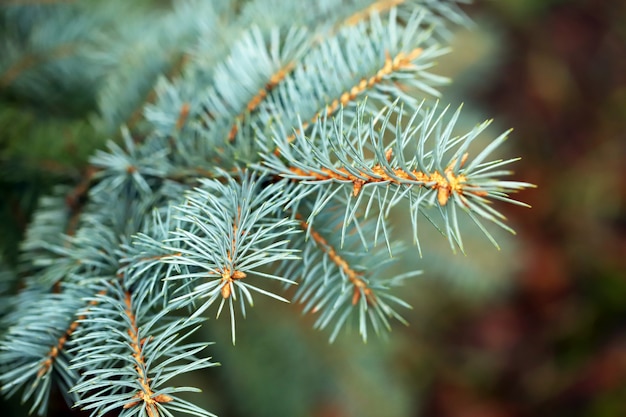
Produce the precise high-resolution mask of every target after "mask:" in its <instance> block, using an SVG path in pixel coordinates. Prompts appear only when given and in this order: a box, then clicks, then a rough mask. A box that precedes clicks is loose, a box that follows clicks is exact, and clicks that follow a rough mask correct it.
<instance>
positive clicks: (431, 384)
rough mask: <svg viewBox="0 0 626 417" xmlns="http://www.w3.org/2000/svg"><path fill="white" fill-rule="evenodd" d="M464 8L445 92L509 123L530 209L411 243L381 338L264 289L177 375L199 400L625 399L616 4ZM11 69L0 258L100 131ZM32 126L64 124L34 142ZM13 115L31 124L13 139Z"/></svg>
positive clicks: (272, 403)
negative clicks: (403, 280) (301, 309)
mask: <svg viewBox="0 0 626 417" xmlns="http://www.w3.org/2000/svg"><path fill="white" fill-rule="evenodd" d="M465 10H466V11H467V13H468V14H469V15H470V16H472V18H473V19H474V20H475V23H476V24H475V26H474V27H473V28H471V30H462V31H460V32H459V33H457V34H456V37H455V38H454V41H453V48H454V51H453V52H452V53H451V54H450V55H449V56H448V57H446V58H444V59H443V60H442V62H441V64H440V70H441V72H442V73H444V74H446V75H450V76H452V77H454V84H453V85H452V86H451V87H450V88H448V89H446V90H444V101H450V102H451V103H452V104H453V105H455V104H458V103H460V102H464V103H465V110H466V119H467V120H466V121H464V122H465V123H467V124H468V125H473V124H474V123H476V122H477V121H481V120H482V119H484V118H491V117H493V118H494V119H495V126H494V128H493V129H492V132H493V133H494V134H497V133H499V132H501V131H503V130H505V129H507V128H509V127H513V128H514V131H513V133H512V135H511V140H510V141H508V143H507V146H508V149H506V153H507V155H520V156H522V160H521V161H520V162H518V163H516V165H515V166H514V169H515V176H514V177H515V179H517V180H523V181H528V182H532V183H534V184H537V185H538V188H537V189H532V190H528V191H524V192H523V193H522V194H520V195H518V196H517V197H518V198H519V199H521V200H522V201H525V202H527V203H529V204H531V205H532V209H523V208H517V207H507V206H504V205H501V207H500V208H501V209H502V210H503V211H504V212H505V213H506V214H507V217H508V218H509V221H510V223H511V224H512V225H513V227H514V228H515V229H516V230H517V232H518V235H517V236H516V237H513V238H510V237H507V236H502V237H500V235H498V238H499V240H500V241H501V242H502V250H501V251H499V252H498V251H496V250H495V249H494V248H493V247H492V246H490V244H489V243H488V242H485V239H484V238H477V239H476V242H474V241H473V238H472V237H471V235H470V237H469V240H468V242H466V246H467V247H468V255H467V257H464V256H463V255H458V254H457V255H452V254H450V251H449V249H448V248H447V244H446V242H444V241H442V242H441V244H439V243H437V242H439V241H441V239H435V243H434V244H433V245H431V246H429V248H428V250H427V251H425V254H424V259H423V260H420V259H418V257H417V256H414V257H411V256H409V258H411V259H409V260H408V261H407V265H403V266H402V270H406V269H407V267H415V268H420V269H424V270H425V273H424V275H422V276H421V277H419V278H418V279H416V280H414V281H413V282H410V283H408V286H407V288H406V290H405V292H403V296H404V297H406V299H407V301H409V302H410V303H411V304H412V305H413V306H414V309H413V310H411V311H409V312H407V314H406V315H405V316H406V318H407V319H408V321H409V322H410V323H411V325H410V326H409V327H406V328H405V327H403V326H402V325H400V324H396V325H395V327H394V329H393V332H392V333H391V334H390V335H389V337H388V338H387V339H384V340H370V341H369V342H368V343H367V344H365V345H364V344H362V343H361V341H360V339H359V338H358V337H357V336H358V335H356V334H346V335H344V336H343V337H340V339H339V340H338V341H337V342H336V343H335V344H333V345H329V344H328V343H327V338H328V334H327V333H324V332H315V331H313V330H311V327H312V326H311V325H312V322H313V319H312V318H311V317H308V316H307V317H301V315H300V314H299V313H298V309H297V306H292V305H279V304H277V303H275V302H271V301H268V300H263V299H260V298H259V299H258V300H257V302H256V303H255V308H254V309H253V310H252V311H251V312H250V315H249V317H248V318H247V319H246V320H245V321H243V320H240V321H239V324H238V326H239V328H238V332H237V333H238V336H237V346H234V347H233V346H231V345H230V344H229V343H228V340H230V336H229V326H228V323H227V322H226V321H225V320H219V321H217V322H216V321H213V320H212V321H211V322H209V326H207V330H206V332H207V333H208V337H210V338H211V340H216V341H221V342H219V343H218V344H216V345H214V346H212V347H211V352H212V354H213V356H214V357H215V360H217V361H219V362H221V363H222V366H221V367H220V368H217V369H215V368H214V369H211V370H208V371H207V372H206V373H203V374H202V375H197V376H196V378H197V379H198V380H197V381H191V382H190V383H192V384H194V383H195V384H199V385H201V386H203V389H204V394H203V395H202V399H201V400H200V402H201V404H202V405H204V406H206V407H207V408H208V409H209V410H211V411H213V412H215V413H217V414H218V415H220V416H222V417H238V416H291V417H299V416H302V417H305V416H307V417H308V416H310V417H339V416H355V417H361V416H363V417H367V416H372V417H374V416H385V417H394V416H398V417H400V416H416V417H417V416H425V417H430V416H435V417H527V416H528V417H531V416H532V417H536V416H574V417H578V416H580V417H583V416H584V417H605V416H606V417H615V416H624V415H626V400H625V399H626V168H625V167H626V3H624V2H619V1H609V0H606V1H601V0H499V1H498V0H491V1H477V2H476V4H474V5H472V6H468V7H466V8H465ZM10 81H11V80H10V74H9V75H7V74H6V73H4V74H0V107H1V108H0V163H1V164H2V166H1V167H0V191H1V193H2V194H1V199H0V216H1V217H0V249H1V250H2V252H3V253H4V257H5V259H6V262H7V263H8V264H9V265H11V260H12V259H14V257H15V254H16V248H17V245H16V242H17V241H18V240H19V237H20V235H21V233H22V232H23V231H24V228H25V227H26V225H27V223H28V219H29V216H30V213H31V211H32V209H33V207H34V203H35V201H36V197H37V196H38V195H39V194H40V193H41V192H42V190H47V189H49V187H50V185H51V184H53V183H55V182H57V181H64V182H67V183H72V182H74V183H75V182H76V181H78V179H79V178H80V172H81V170H82V168H83V167H84V164H85V160H86V157H87V155H89V153H90V152H91V151H92V150H93V149H94V148H98V147H101V146H102V138H100V139H97V140H94V141H93V143H84V141H81V138H83V137H85V136H87V137H98V135H96V134H95V133H94V132H88V130H89V129H90V127H89V126H88V124H85V122H84V120H83V119H81V118H80V117H78V118H77V117H76V113H77V109H80V110H81V111H83V112H86V111H87V110H88V109H89V105H93V103H91V104H89V103H87V104H85V103H78V104H77V103H74V102H72V101H71V100H69V101H67V102H64V101H61V102H59V101H55V102H54V105H53V107H52V108H45V107H44V108H41V107H39V106H36V105H34V104H33V102H28V101H26V102H25V101H23V100H21V99H20V97H16V96H15V93H14V90H12V89H11V85H10V84H11V83H10ZM64 106H66V107H64ZM81 114H83V115H84V113H81ZM59 115H61V116H62V117H64V118H66V119H71V118H76V119H75V121H76V124H75V125H72V126H74V127H73V129H68V128H67V126H69V125H66V124H63V128H59V129H57V130H55V123H57V122H51V121H50V120H52V119H54V120H58V118H59ZM72 120H74V119H72ZM17 123H21V124H22V126H21V127H20V126H16V124H17ZM18 127H19V129H18ZM42 129H48V130H49V131H50V134H49V135H47V137H58V138H59V140H58V141H56V142H46V144H45V145H42V144H39V143H36V139H33V141H34V142H29V137H30V136H32V137H33V138H35V137H41V136H42V133H41V131H40V130H42ZM11 132H29V133H27V134H23V133H20V134H23V135H24V136H23V139H22V140H21V141H15V140H14V139H15V138H14V137H11V134H12V133H11ZM29 135H30V136H29ZM43 136H46V135H43ZM67 155H70V156H71V157H70V158H68V157H67ZM496 232H497V231H496ZM427 241H430V239H428V240H427ZM198 397H199V396H198V395H197V394H196V395H195V396H193V397H191V398H193V399H194V400H195V401H197V398H198ZM14 402H15V401H12V402H11V405H10V407H14V405H13V403H14ZM53 404H54V406H53V407H52V409H51V412H50V415H52V416H62V415H69V414H70V412H69V411H68V410H67V409H66V408H65V407H64V405H63V403H62V400H61V399H57V398H56V397H55V399H54V401H53ZM0 407H2V409H3V410H9V411H7V412H8V413H11V414H14V415H24V411H23V410H18V409H13V408H9V405H7V404H6V403H4V402H3V403H1V404H0ZM11 414H9V415H11ZM75 414H76V415H78V413H75ZM3 415H6V414H4V412H3Z"/></svg>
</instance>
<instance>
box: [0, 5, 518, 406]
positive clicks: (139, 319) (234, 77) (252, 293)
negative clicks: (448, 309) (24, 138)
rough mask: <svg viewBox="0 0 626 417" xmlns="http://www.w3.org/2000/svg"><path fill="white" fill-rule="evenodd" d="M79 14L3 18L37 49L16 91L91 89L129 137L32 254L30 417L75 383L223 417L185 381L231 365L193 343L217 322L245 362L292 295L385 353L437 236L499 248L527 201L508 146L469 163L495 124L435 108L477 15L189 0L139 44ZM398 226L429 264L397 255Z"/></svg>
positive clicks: (104, 127) (26, 372)
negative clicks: (255, 309)
mask: <svg viewBox="0 0 626 417" xmlns="http://www.w3.org/2000/svg"><path fill="white" fill-rule="evenodd" d="M34 3H37V2H34ZM42 3H43V2H42ZM46 3H47V2H46ZM81 3H85V2H76V3H74V2H69V3H66V2H58V3H56V2H52V4H45V5H43V4H42V5H36V4H35V5H32V4H31V5H13V6H6V10H3V13H5V14H7V15H10V16H11V19H14V22H16V25H21V26H20V27H21V30H22V32H24V33H25V34H26V35H24V34H22V37H21V38H20V41H19V42H18V41H17V38H16V39H13V40H11V39H8V40H7V42H6V43H5V44H4V45H2V48H4V49H6V50H7V51H8V52H7V51H3V52H2V53H0V56H2V58H1V60H2V62H1V63H0V64H1V65H2V67H0V72H2V74H3V75H2V76H1V77H0V81H1V82H4V83H5V84H7V85H10V86H11V88H14V89H15V90H16V91H18V92H19V91H25V90H26V91H47V89H49V88H50V86H49V85H48V84H46V82H47V81H46V80H50V79H55V80H57V79H58V81H57V82H58V83H60V84H61V85H62V86H63V87H64V88H65V89H66V90H71V89H72V88H75V87H76V86H81V85H84V86H88V87H89V88H90V89H91V90H93V95H92V96H93V101H94V102H95V103H97V104H96V105H95V106H96V107H97V114H98V117H97V119H95V120H94V121H93V123H94V124H95V125H96V126H97V128H98V129H99V131H100V132H115V131H120V132H121V134H120V135H119V136H116V134H115V133H110V135H111V137H112V138H113V139H115V138H117V139H115V140H112V141H111V142H110V143H109V146H108V150H103V151H98V152H97V153H95V155H94V156H93V157H92V159H91V161H90V168H89V169H88V170H87V171H86V173H85V175H84V179H83V181H82V182H81V183H80V184H78V185H76V187H75V188H73V189H72V188H67V187H59V188H58V189H56V190H55V192H54V193H53V195H50V196H48V197H45V198H43V199H42V200H41V202H40V205H39V208H38V210H37V211H36V212H35V215H34V218H33V219H32V222H31V224H30V227H29V229H28V232H27V236H26V238H25V240H24V242H23V244H22V251H21V260H20V265H19V271H18V274H17V276H18V278H19V279H20V280H21V281H20V287H21V289H20V291H19V292H18V293H17V294H16V295H14V296H12V297H11V298H9V299H6V300H7V301H6V304H7V306H8V307H4V306H3V310H2V314H3V316H2V320H3V322H2V323H3V324H2V332H3V334H2V335H1V336H2V339H1V344H0V385H1V390H2V393H3V394H4V395H5V396H12V395H19V396H21V399H22V401H24V402H28V403H29V404H30V405H31V412H35V413H37V414H40V415H43V414H45V413H46V409H47V407H48V398H49V395H50V390H51V387H52V386H53V385H56V386H58V387H59V388H60V389H61V391H62V392H64V393H65V395H66V398H67V400H68V404H69V405H70V406H72V407H78V408H80V409H83V410H86V411H88V412H91V413H92V415H101V414H104V413H107V412H114V413H115V414H116V415H121V416H135V415H142V416H145V415H147V416H150V417H156V416H167V415H175V414H176V415H178V413H187V414H190V415H201V416H202V415H204V416H208V415H212V414H211V413H210V412H209V411H206V410H203V409H202V408H200V407H198V406H197V405H194V404H193V403H189V402H187V401H186V400H185V399H183V398H181V397H180V396H179V393H180V392H182V391H195V390H196V389H195V388H194V387H181V386H178V385H177V383H178V381H180V378H175V377H178V376H180V375H182V374H185V373H187V372H192V371H197V370H200V369H204V368H209V367H211V366H213V365H215V362H213V360H212V359H211V357H210V356H209V351H210V348H207V346H208V345H209V344H210V342H209V341H205V342H197V341H195V339H194V338H193V337H190V336H191V335H192V334H193V333H194V331H196V330H197V329H198V328H199V327H200V326H203V325H206V323H205V321H204V320H205V318H206V317H207V316H208V315H216V316H220V315H228V316H229V317H230V325H231V327H232V342H233V343H234V342H235V335H236V330H235V322H236V320H238V319H237V317H238V316H242V315H243V316H245V313H246V309H247V308H250V307H252V306H253V303H254V299H255V297H258V296H267V297H271V298H274V299H276V300H278V301H288V300H287V298H286V297H287V296H288V294H295V295H294V298H295V299H294V300H295V301H297V302H299V303H301V304H302V307H303V310H304V311H305V312H306V313H308V314H314V315H316V316H317V321H316V322H315V326H316V327H318V328H322V329H326V328H327V329H328V334H329V337H330V339H331V340H334V339H335V338H336V337H339V336H340V334H341V330H342V329H343V328H344V327H346V326H348V327H356V328H357V330H358V332H359V333H360V335H361V336H362V338H363V339H364V340H366V339H367V338H368V337H370V335H371V333H372V332H374V333H376V334H378V333H382V332H385V331H386V330H388V329H390V328H391V327H392V326H394V325H395V324H394V321H400V322H404V319H403V317H402V311H403V310H404V309H406V308H410V307H409V305H408V304H407V303H406V302H405V301H403V300H402V299H401V298H400V293H399V292H398V291H397V288H398V287H399V286H401V285H404V284H405V280H406V279H407V278H410V277H411V276H414V275H417V274H419V272H416V271H407V273H406V274H404V275H401V276H392V275H390V273H389V272H388V270H387V267H388V266H389V265H390V264H392V263H393V262H397V261H398V260H401V259H402V256H401V255H402V253H407V252H411V251H413V252H414V253H417V252H420V251H421V249H420V248H421V246H422V245H423V244H424V243H423V242H422V241H421V240H420V230H421V229H422V228H423V227H435V228H437V229H438V230H439V231H440V232H441V234H442V236H443V238H444V239H447V240H448V241H449V243H450V246H451V248H452V250H453V251H454V250H461V251H463V249H464V246H463V239H462V236H461V227H460V224H461V223H462V222H465V221H467V220H468V219H469V220H470V221H471V222H473V223H475V225H476V227H477V229H478V230H480V231H481V232H482V233H484V234H485V235H486V237H487V238H488V239H490V240H491V241H492V242H493V243H494V244H496V242H495V239H494V238H493V237H492V236H491V234H490V233H489V231H488V229H489V227H490V226H489V223H495V224H496V225H498V226H500V227H503V228H505V229H507V230H510V229H509V226H507V225H506V224H505V219H504V216H503V215H502V214H501V213H500V212H499V211H498V206H499V204H501V203H502V202H506V203H513V204H522V203H519V202H517V201H515V200H513V199H512V198H510V197H509V195H510V194H511V193H513V192H516V191H518V190H521V189H523V188H525V187H528V186H529V184H527V183H524V182H517V181H510V180H506V179H505V178H506V176H508V175H509V174H510V172H509V171H508V170H507V167H508V166H509V164H511V163H512V162H514V161H515V159H505V160H502V159H492V158H493V157H491V154H492V152H493V151H494V150H495V149H496V148H497V147H498V146H499V145H500V144H502V142H503V141H504V140H505V139H506V138H507V134H508V132H506V133H503V134H502V135H500V136H498V137H496V138H495V139H493V141H491V142H490V144H488V145H486V146H483V147H482V148H479V149H478V150H476V147H475V146H472V147H471V149H470V145H472V143H473V141H474V140H475V139H476V138H477V137H478V136H479V135H481V133H483V131H484V130H485V128H486V127H487V125H488V124H489V123H488V122H486V123H483V124H480V125H478V126H476V127H474V128H473V129H471V130H469V131H467V132H459V131H458V129H457V128H456V122H457V121H458V119H459V117H460V114H461V111H462V109H461V108H459V109H458V110H451V109H450V108H449V107H448V106H444V105H442V104H440V103H439V101H438V100H441V99H440V98H439V95H440V92H439V88H440V87H441V86H443V85H445V83H446V82H447V80H446V79H445V78H443V77H441V76H439V75H437V74H436V67H435V64H436V61H437V59H438V58H439V57H440V56H441V55H442V54H444V53H447V52H448V50H447V47H446V43H447V42H448V40H449V35H450V26H452V25H458V24H467V23H468V22H467V18H466V17H465V15H464V14H463V12H462V11H461V9H460V8H459V4H458V3H459V0H405V1H403V0H378V1H374V0H350V1H327V0H311V1H306V2H298V1H287V0H248V1H236V2H232V4H229V3H228V2H207V1H192V0H188V1H180V2H176V3H175V4H174V6H173V8H172V10H171V11H170V10H167V11H161V14H159V15H153V16H152V15H151V16H144V19H143V20H141V19H138V20H137V22H143V23H137V22H135V24H134V26H133V25H129V26H126V25H124V26H123V27H122V25H121V24H119V25H118V26H116V23H115V19H114V18H111V16H118V15H119V12H120V11H121V10H124V7H125V4H126V3H125V2H115V1H114V2H110V4H107V6H106V7H104V6H102V7H96V6H95V5H94V4H91V5H90V7H87V6H85V5H84V4H81ZM86 3H89V2H86ZM107 3H109V2H107ZM126 7H127V6H126ZM40 15H43V16H47V17H48V19H47V20H46V24H45V26H41V25H30V26H29V24H32V21H30V20H29V19H31V20H33V21H34V20H37V16H40ZM103 22H104V23H103ZM147 22H149V23H150V24H148V23H147ZM94 24H95V29H94ZM24 28H30V31H29V30H26V29H24ZM86 34H90V36H85V35H86ZM44 35H45V36H44ZM35 47H36V48H39V50H38V53H41V54H45V57H46V59H45V60H41V62H35V63H33V62H30V61H29V60H28V56H29V54H32V53H33V48H35ZM41 50H43V52H42V51H41ZM9 52H10V53H9ZM67 57H71V58H72V59H66V58H67ZM24 71H27V72H29V74H30V76H29V77H26V76H20V73H21V72H24ZM74 74H75V75H74ZM88 75H89V77H91V78H89V77H87V76H88ZM441 101H443V100H441ZM120 126H121V127H120ZM49 140H50V141H54V140H55V138H53V137H51V138H49ZM85 140H89V138H85ZM494 203H497V204H494ZM395 207H399V208H400V209H401V211H402V212H404V213H405V216H406V218H407V219H408V222H409V223H410V224H411V226H412V229H413V243H414V244H415V245H416V246H417V247H415V246H410V245H408V244H407V245H405V244H402V243H400V242H398V241H397V238H395V237H394V231H393V230H392V227H391V226H392V224H391V223H392V222H391V220H390V212H391V210H392V209H394V208H395ZM394 212H395V211H394ZM496 246H497V244H496ZM392 255H393V257H392ZM272 281H276V282H279V283H282V284H283V285H281V286H276V285H268V284H271V282H272ZM292 286H295V292H294V291H286V292H284V293H281V292H279V291H278V290H277V289H278V288H280V287H283V288H288V287H292ZM211 342H213V341H211ZM215 342H217V343H224V342H227V341H222V340H218V341H215ZM205 372H210V370H205ZM185 398H186V397H185Z"/></svg>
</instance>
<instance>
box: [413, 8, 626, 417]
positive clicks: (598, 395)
mask: <svg viewBox="0 0 626 417" xmlns="http://www.w3.org/2000/svg"><path fill="white" fill-rule="evenodd" d="M468 10H469V11H470V12H471V14H472V15H476V16H479V17H481V18H485V19H489V21H491V22H496V23H497V25H498V30H499V31H500V33H499V36H501V37H502V39H501V40H500V41H501V43H502V44H503V45H504V48H503V51H501V52H503V53H504V57H503V58H502V59H503V61H502V62H500V63H499V64H498V69H497V70H495V71H492V72H491V73H490V74H491V76H492V77H493V78H490V79H489V80H488V82H484V83H483V84H481V85H479V86H475V87H474V88H473V89H472V93H473V94H474V95H475V96H474V97H473V99H474V100H476V101H478V102H480V103H481V104H482V105H483V106H485V108H487V109H488V112H489V113H490V114H492V115H493V116H494V117H495V119H496V120H498V121H499V122H502V123H503V124H504V125H507V126H513V127H515V131H514V133H513V136H514V137H515V139H514V142H515V145H514V146H515V148H516V150H518V154H519V155H523V159H522V160H521V161H520V162H519V163H518V165H517V166H516V167H515V170H516V177H517V178H523V179H524V180H527V181H529V182H532V183H535V184H537V185H538V188H537V189H535V190H530V191H527V192H524V193H523V194H524V195H523V198H522V199H523V200H524V201H526V202H528V203H529V204H531V205H532V207H533V208H532V210H530V211H528V210H527V209H521V208H520V209H516V208H507V209H508V211H507V214H508V216H509V217H511V218H512V221H513V223H515V224H516V228H517V230H518V232H519V237H518V238H520V239H523V245H522V246H523V248H524V249H523V253H522V257H523V262H522V267H521V270H520V271H519V273H518V274H516V276H515V279H516V282H515V284H514V287H515V288H514V290H513V292H512V293H511V294H510V295H509V296H507V297H504V298H501V299H499V300H498V301H497V302H495V303H489V304H488V305H485V307H484V308H482V309H478V310H476V311H473V312H470V313H469V314H467V313H464V314H462V315H461V314H459V315H458V316H457V317H455V319H454V320H453V321H454V324H453V325H451V326H450V327H449V328H448V329H446V331H445V335H443V336H442V337H443V340H442V341H441V340H440V341H438V342H437V355H434V356H433V357H432V358H431V359H432V360H433V361H434V363H435V365H434V367H435V370H434V371H433V375H435V377H434V381H433V382H432V384H430V386H429V388H428V389H427V393H426V395H425V398H424V400H425V402H426V405H425V409H424V410H423V412H421V413H420V415H424V416H438V417H522V416H524V417H526V416H529V417H530V416H533V417H535V416H589V417H591V416H593V417H602V416H607V417H610V416H625V415H626V2H621V1H599V0H598V1H594V0H589V1H575V0H572V1H567V0H566V1H548V0H536V1H530V0H519V1H508V0H506V1H495V0H494V1H483V2H478V4H476V5H474V6H472V7H471V8H468ZM416 337H417V336H416ZM477 357H480V358H483V359H484V360H482V361H481V360H477ZM477 362H478V364H477Z"/></svg>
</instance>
